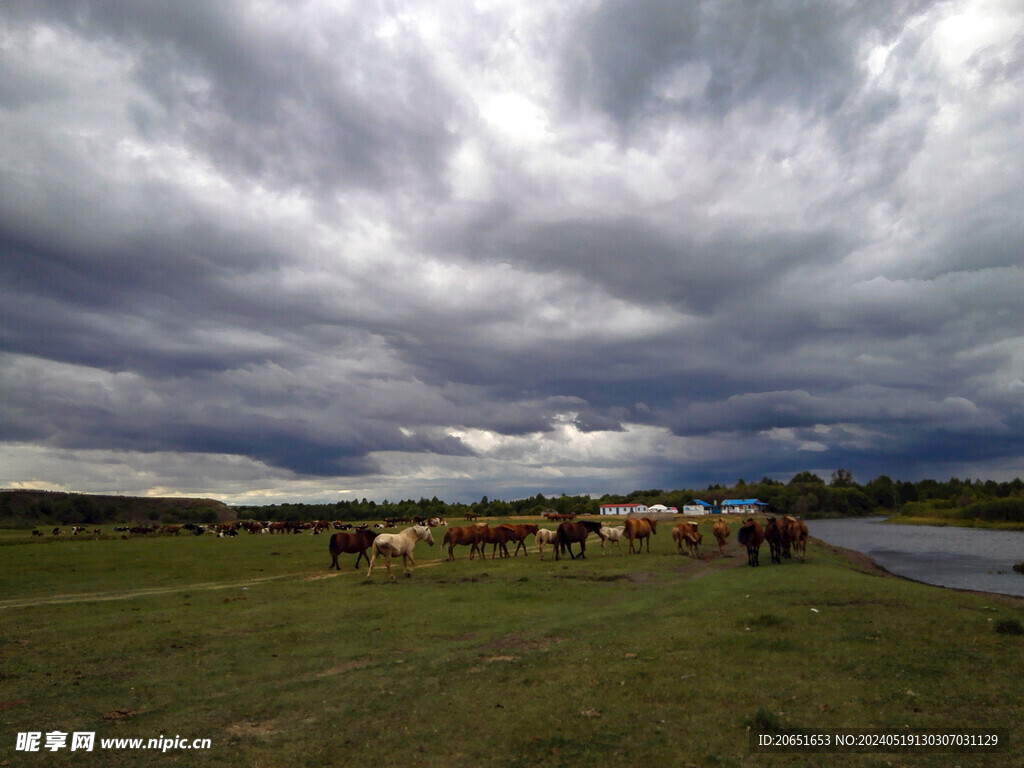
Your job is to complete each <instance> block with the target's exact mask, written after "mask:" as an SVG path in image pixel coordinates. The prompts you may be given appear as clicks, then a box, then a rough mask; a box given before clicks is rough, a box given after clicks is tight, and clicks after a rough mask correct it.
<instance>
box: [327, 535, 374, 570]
mask: <svg viewBox="0 0 1024 768" xmlns="http://www.w3.org/2000/svg"><path fill="white" fill-rule="evenodd" d="M376 538H377V534H376V532H374V531H358V532H356V533H336V534H334V535H333V536H331V540H330V541H329V542H328V544H327V551H329V552H330V553H331V564H330V566H329V567H328V570H330V568H334V569H335V570H337V571H340V570H341V566H339V565H338V555H340V554H347V555H351V554H355V555H356V565H355V567H356V568H358V567H359V561H360V560H361V559H362V558H364V557H365V558H366V562H367V563H369V562H370V556H369V555H368V554H366V550H368V549H369V548H370V546H371V545H372V544H373V540H374V539H376Z"/></svg>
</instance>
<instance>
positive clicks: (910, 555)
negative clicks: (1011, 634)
mask: <svg viewBox="0 0 1024 768" xmlns="http://www.w3.org/2000/svg"><path fill="white" fill-rule="evenodd" d="M884 519H885V518H882V517H870V518H843V519H839V520H808V521H807V527H808V529H809V530H810V533H811V536H813V537H815V538H817V539H821V540H822V541H826V542H828V543H829V544H834V545H835V546H837V547H844V548H846V549H853V550H856V551H857V552H863V553H864V554H865V555H867V556H868V557H870V558H871V559H872V560H874V561H875V562H876V563H878V564H879V565H881V566H882V567H883V568H885V569H886V570H888V571H891V572H892V573H895V574H898V575H900V576H905V577H907V578H909V579H915V580H916V581H923V582H925V583H927V584H936V585H938V586H940V587H955V588H957V589H974V590H979V591H982V592H998V593H1000V594H1004V595H1021V596H1024V575H1022V574H1019V573H1016V572H1015V571H1014V570H1013V565H1014V563H1019V562H1021V561H1024V531H993V530H986V529H983V528H957V527H954V526H942V527H936V526H930V525H897V524H893V525H883V524H882V521H883V520H884Z"/></svg>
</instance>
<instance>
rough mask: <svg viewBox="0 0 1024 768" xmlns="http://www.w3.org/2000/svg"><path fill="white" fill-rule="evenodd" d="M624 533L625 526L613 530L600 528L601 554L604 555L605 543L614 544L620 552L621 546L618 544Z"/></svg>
mask: <svg viewBox="0 0 1024 768" xmlns="http://www.w3.org/2000/svg"><path fill="white" fill-rule="evenodd" d="M625 533H626V526H624V525H616V526H615V527H614V528H609V527H607V526H601V533H600V536H601V554H602V555H603V554H604V543H605V542H606V541H611V542H614V543H615V546H616V548H617V549H618V550H619V552H622V544H621V543H620V542H621V541H622V537H623V536H624V535H625Z"/></svg>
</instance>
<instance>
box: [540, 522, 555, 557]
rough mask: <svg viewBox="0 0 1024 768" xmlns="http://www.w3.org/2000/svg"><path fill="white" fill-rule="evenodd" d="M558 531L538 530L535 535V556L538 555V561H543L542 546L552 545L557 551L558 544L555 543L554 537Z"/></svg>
mask: <svg viewBox="0 0 1024 768" xmlns="http://www.w3.org/2000/svg"><path fill="white" fill-rule="evenodd" d="M557 534H558V531H554V530H552V529H550V528H540V529H539V530H538V531H537V533H536V538H537V554H538V555H540V559H541V560H543V559H544V545H545V544H554V545H555V551H556V552H557V551H558V544H557V543H556V542H555V537H556V536H557Z"/></svg>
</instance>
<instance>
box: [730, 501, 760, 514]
mask: <svg viewBox="0 0 1024 768" xmlns="http://www.w3.org/2000/svg"><path fill="white" fill-rule="evenodd" d="M767 507H768V505H767V504H766V503H765V502H763V501H758V500H757V499H726V500H725V501H723V502H722V511H723V512H728V513H731V514H734V515H753V514H758V513H762V512H765V511H766V510H767Z"/></svg>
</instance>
